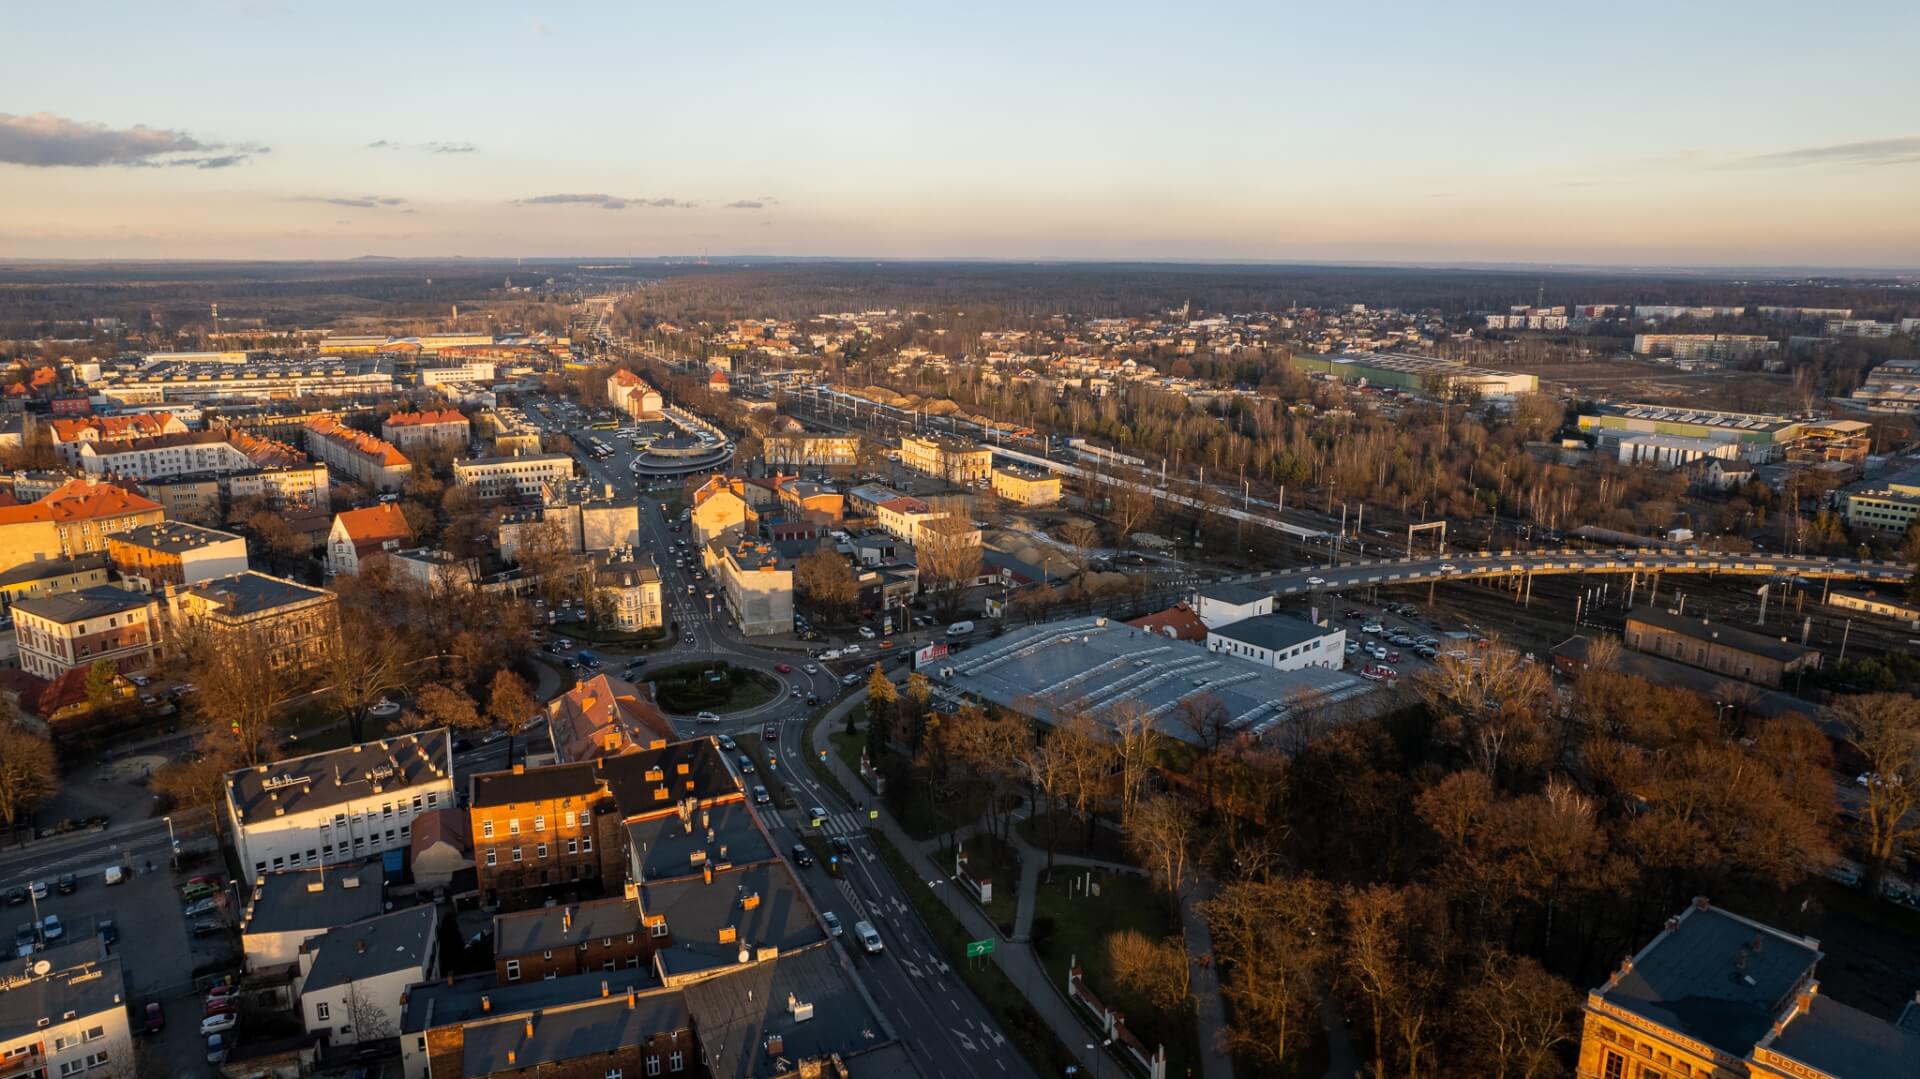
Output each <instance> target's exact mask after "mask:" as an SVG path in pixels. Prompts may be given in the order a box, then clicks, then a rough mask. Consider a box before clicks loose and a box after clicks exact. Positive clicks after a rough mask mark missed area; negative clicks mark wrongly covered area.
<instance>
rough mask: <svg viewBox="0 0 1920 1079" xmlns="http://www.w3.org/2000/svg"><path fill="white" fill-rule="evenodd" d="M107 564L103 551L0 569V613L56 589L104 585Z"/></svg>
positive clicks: (52, 593) (54, 591)
mask: <svg viewBox="0 0 1920 1079" xmlns="http://www.w3.org/2000/svg"><path fill="white" fill-rule="evenodd" d="M109 565H110V563H109V562H108V561H107V556H106V555H104V554H84V555H80V556H78V557H76V558H54V559H47V560H44V561H40V562H22V563H20V564H19V565H17V566H13V567H11V568H9V569H5V570H0V612H5V611H6V610H8V609H9V608H11V607H12V606H13V605H14V604H15V603H16V602H18V601H20V600H23V599H31V598H33V597H34V596H51V595H54V594H55V593H58V592H75V591H78V590H80V589H82V588H94V587H97V586H100V585H104V584H106V583H107V568H108V566H109Z"/></svg>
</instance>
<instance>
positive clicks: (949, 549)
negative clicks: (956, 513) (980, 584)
mask: <svg viewBox="0 0 1920 1079" xmlns="http://www.w3.org/2000/svg"><path fill="white" fill-rule="evenodd" d="M948 520H954V521H957V520H958V518H948ZM914 558H915V561H916V563H917V564H918V566H919V567H920V587H921V588H922V589H924V590H925V591H927V592H930V593H932V594H933V597H934V605H935V606H936V607H938V608H939V610H940V615H941V617H942V618H943V619H948V618H952V617H953V616H954V615H955V614H957V613H959V610H960V601H961V597H962V596H964V595H965V593H966V590H967V588H968V587H970V586H971V585H972V584H973V582H974V581H975V580H976V579H978V578H979V576H980V534H979V533H978V532H974V531H972V530H970V529H968V530H958V529H956V530H950V531H940V530H937V529H932V528H923V529H921V530H920V541H919V545H918V546H917V547H916V548H915V549H914Z"/></svg>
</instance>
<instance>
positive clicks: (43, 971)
mask: <svg viewBox="0 0 1920 1079" xmlns="http://www.w3.org/2000/svg"><path fill="white" fill-rule="evenodd" d="M52 970H53V964H52V963H49V962H47V961H46V960H44V959H36V960H34V961H33V973H34V974H35V975H37V976H39V977H42V978H44V977H46V976H47V974H48V973H49V972H51V971H52Z"/></svg>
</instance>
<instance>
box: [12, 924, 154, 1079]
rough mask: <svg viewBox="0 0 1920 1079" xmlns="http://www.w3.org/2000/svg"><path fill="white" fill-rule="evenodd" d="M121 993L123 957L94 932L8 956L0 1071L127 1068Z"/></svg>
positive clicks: (36, 1078)
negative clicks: (29, 953)
mask: <svg viewBox="0 0 1920 1079" xmlns="http://www.w3.org/2000/svg"><path fill="white" fill-rule="evenodd" d="M69 932H70V933H72V931H71V930H70V931H69ZM9 954H11V953H9ZM126 995H127V986H126V978H125V977H124V976H123V975H122V973H121V970H120V958H119V957H118V956H110V955H108V954H107V948H106V945H104V944H102V943H101V942H100V938H99V937H96V936H93V935H92V934H91V933H89V934H87V935H85V936H79V935H77V934H75V935H74V939H73V940H72V941H71V943H67V944H61V945H58V946H56V947H53V948H49V949H47V950H46V951H42V952H35V953H34V954H33V955H32V956H30V957H29V958H27V959H24V960H18V961H16V960H13V959H9V960H8V961H7V971H6V975H5V978H4V979H3V980H0V1075H5V1076H8V1077H9V1079H15V1077H17V1079H71V1077H72V1076H76V1075H83V1074H86V1073H89V1072H94V1073H97V1074H99V1075H100V1076H103V1077H111V1076H124V1075H132V1074H133V1034H132V1031H131V1029H130V1028H129V1026H128V1023H127V1012H128V1008H127V1000H126Z"/></svg>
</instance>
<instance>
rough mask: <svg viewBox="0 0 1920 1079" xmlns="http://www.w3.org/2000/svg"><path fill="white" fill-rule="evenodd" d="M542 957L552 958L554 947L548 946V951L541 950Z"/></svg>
mask: <svg viewBox="0 0 1920 1079" xmlns="http://www.w3.org/2000/svg"><path fill="white" fill-rule="evenodd" d="M540 958H542V959H552V958H553V949H552V948H548V949H547V950H546V951H544V952H541V953H540Z"/></svg>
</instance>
